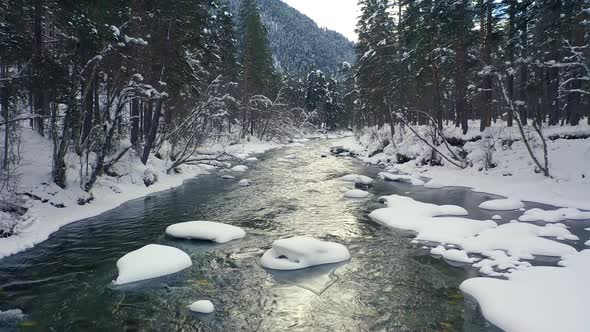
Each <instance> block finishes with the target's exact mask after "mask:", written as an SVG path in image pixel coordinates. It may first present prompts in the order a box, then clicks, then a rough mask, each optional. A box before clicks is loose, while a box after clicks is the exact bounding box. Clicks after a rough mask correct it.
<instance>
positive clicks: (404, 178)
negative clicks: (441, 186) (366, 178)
mask: <svg viewBox="0 0 590 332" xmlns="http://www.w3.org/2000/svg"><path fill="white" fill-rule="evenodd" d="M378 176H379V178H381V179H383V180H387V181H396V182H403V183H409V184H411V185H414V186H423V185H424V181H422V180H421V179H420V178H418V177H415V176H412V175H401V174H393V173H389V172H380V173H379V174H378Z"/></svg>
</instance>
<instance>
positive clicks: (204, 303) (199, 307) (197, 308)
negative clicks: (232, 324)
mask: <svg viewBox="0 0 590 332" xmlns="http://www.w3.org/2000/svg"><path fill="white" fill-rule="evenodd" d="M188 309H189V310H190V311H192V312H196V313H200V314H210V313H212V312H213V311H215V306H214V305H213V303H211V301H209V300H199V301H197V302H194V303H193V304H191V305H189V306H188Z"/></svg>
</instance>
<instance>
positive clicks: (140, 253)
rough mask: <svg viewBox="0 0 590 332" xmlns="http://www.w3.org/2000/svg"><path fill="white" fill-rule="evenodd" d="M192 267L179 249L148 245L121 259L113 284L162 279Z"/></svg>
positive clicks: (189, 260) (186, 256) (190, 262)
mask: <svg viewBox="0 0 590 332" xmlns="http://www.w3.org/2000/svg"><path fill="white" fill-rule="evenodd" d="M191 265H192V261H191V258H190V257H189V255H187V254H186V253H185V252H184V251H182V250H180V249H178V248H174V247H168V246H162V245H158V244H148V245H147V246H144V247H142V248H139V249H137V250H135V251H132V252H130V253H128V254H126V255H125V256H123V257H121V258H119V260H118V261H117V268H118V269H119V276H118V277H117V279H116V280H114V281H113V284H115V285H123V284H128V283H131V282H136V281H142V280H147V279H152V278H157V277H162V276H165V275H169V274H173V273H176V272H180V271H182V270H184V269H186V268H189V267H190V266H191Z"/></svg>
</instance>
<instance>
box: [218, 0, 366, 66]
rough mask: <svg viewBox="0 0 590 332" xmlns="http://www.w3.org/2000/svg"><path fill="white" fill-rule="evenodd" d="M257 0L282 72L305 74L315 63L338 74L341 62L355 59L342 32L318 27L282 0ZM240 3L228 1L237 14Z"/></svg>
mask: <svg viewBox="0 0 590 332" xmlns="http://www.w3.org/2000/svg"><path fill="white" fill-rule="evenodd" d="M318 1H321V0H318ZM257 2H258V7H259V9H260V13H261V16H262V20H263V22H264V24H265V25H266V27H267V29H268V33H269V40H270V47H271V49H272V52H273V57H274V60H275V64H276V65H277V67H278V68H279V69H281V70H282V71H286V72H288V73H290V74H293V75H297V76H304V75H306V74H307V73H308V72H309V70H310V69H311V68H312V66H315V68H316V69H320V70H322V71H323V72H325V73H329V74H332V75H338V73H339V69H340V65H341V64H342V62H350V63H353V62H354V61H355V53H354V43H352V42H351V41H349V40H348V39H346V38H345V37H344V36H343V35H341V34H339V33H338V32H335V31H332V30H327V29H323V28H320V27H318V25H317V24H316V23H315V22H314V21H313V20H312V19H310V18H309V17H307V16H305V15H304V14H302V13H300V12H299V11H297V10H296V9H295V8H292V7H291V6H289V5H287V4H286V3H284V2H283V1H281V0H257ZM240 3H241V0H230V8H231V10H232V12H233V14H234V16H236V17H238V13H239V6H240Z"/></svg>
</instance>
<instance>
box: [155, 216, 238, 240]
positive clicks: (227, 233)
mask: <svg viewBox="0 0 590 332" xmlns="http://www.w3.org/2000/svg"><path fill="white" fill-rule="evenodd" d="M166 234H168V235H170V236H172V237H175V238H180V239H197V240H208V241H213V242H217V243H225V242H229V241H232V240H237V239H241V238H243V237H244V236H246V232H245V231H244V230H243V229H241V228H240V227H236V226H233V225H228V224H222V223H220V222H214V221H189V222H183V223H179V224H174V225H170V226H168V228H166Z"/></svg>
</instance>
